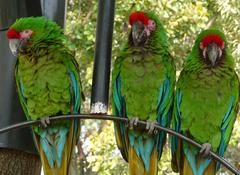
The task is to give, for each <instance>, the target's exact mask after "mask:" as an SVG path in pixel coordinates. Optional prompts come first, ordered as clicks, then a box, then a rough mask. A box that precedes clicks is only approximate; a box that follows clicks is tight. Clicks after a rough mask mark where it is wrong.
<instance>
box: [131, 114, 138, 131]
mask: <svg viewBox="0 0 240 175" xmlns="http://www.w3.org/2000/svg"><path fill="white" fill-rule="evenodd" d="M138 121H139V118H138V117H134V118H132V119H131V120H130V122H129V128H130V129H133V126H137V124H138Z"/></svg>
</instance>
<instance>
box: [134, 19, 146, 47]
mask: <svg viewBox="0 0 240 175" xmlns="http://www.w3.org/2000/svg"><path fill="white" fill-rule="evenodd" d="M132 39H133V44H134V45H135V46H139V45H142V44H144V43H145V42H146V40H147V35H146V32H145V26H144V24H143V23H142V22H141V21H136V22H135V23H133V25H132Z"/></svg>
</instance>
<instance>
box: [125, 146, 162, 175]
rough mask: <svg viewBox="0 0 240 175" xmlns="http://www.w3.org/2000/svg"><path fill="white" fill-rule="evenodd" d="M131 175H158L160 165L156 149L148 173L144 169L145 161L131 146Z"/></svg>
mask: <svg viewBox="0 0 240 175" xmlns="http://www.w3.org/2000/svg"><path fill="white" fill-rule="evenodd" d="M128 151H129V152H128V155H129V157H128V161H129V175H156V174H157V165H158V153H157V150H156V147H154V148H153V151H152V154H151V157H150V167H149V170H148V172H147V171H146V170H145V168H144V164H143V161H142V160H141V159H140V158H139V157H138V155H137V154H136V152H135V150H134V148H133V147H132V146H129V150H128Z"/></svg>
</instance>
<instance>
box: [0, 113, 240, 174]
mask: <svg viewBox="0 0 240 175" xmlns="http://www.w3.org/2000/svg"><path fill="white" fill-rule="evenodd" d="M74 118H79V119H95V120H112V121H123V122H129V120H128V119H127V118H122V117H116V116H113V115H103V114H99V115H98V114H79V115H61V116H54V117H50V120H51V121H55V120H65V119H74ZM40 123H41V121H40V120H35V121H26V122H21V123H17V124H14V125H11V126H7V127H5V128H2V129H0V134H2V133H5V132H8V131H11V130H14V129H18V128H24V127H28V126H32V125H37V124H40ZM138 124H140V125H143V126H146V122H144V121H139V122H138ZM155 127H156V129H158V130H161V131H164V132H166V133H168V134H170V135H174V136H177V137H178V138H180V139H182V140H184V141H186V142H188V143H190V144H192V145H194V146H196V147H198V148H200V149H201V148H202V145H201V144H199V143H197V142H195V141H194V140H192V139H190V138H188V137H186V136H184V135H182V134H179V133H177V132H175V131H173V130H171V129H169V128H165V127H162V126H159V125H155ZM210 156H211V157H212V158H213V159H215V160H216V161H218V162H220V163H221V164H223V165H224V166H225V167H226V168H227V169H229V170H230V171H231V172H232V173H234V174H236V175H240V171H239V170H238V169H237V168H235V167H233V166H232V165H231V164H230V163H229V162H227V161H226V160H225V159H224V158H222V157H220V156H218V155H217V154H215V153H214V152H212V151H211V152H210Z"/></svg>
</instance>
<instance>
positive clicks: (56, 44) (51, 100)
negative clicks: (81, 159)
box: [7, 17, 81, 175]
mask: <svg viewBox="0 0 240 175" xmlns="http://www.w3.org/2000/svg"><path fill="white" fill-rule="evenodd" d="M7 38H8V39H9V46H10V49H11V51H12V53H13V54H14V55H15V56H17V62H16V65H15V79H16V84H17V90H18V95H19V98H20V102H21V105H22V108H23V110H24V112H25V115H26V118H27V119H28V120H38V119H41V122H42V125H39V126H33V127H32V128H33V135H34V140H35V144H36V147H37V148H38V151H39V154H40V158H41V162H42V165H43V170H44V173H45V175H67V174H68V171H69V165H70V162H71V156H72V152H73V149H74V146H75V144H76V142H77V139H78V137H79V132H80V131H79V124H80V121H79V119H73V120H61V121H57V122H54V123H50V121H49V117H51V116H54V115H67V114H78V113H79V112H80V104H81V85H80V77H79V70H78V64H77V62H76V61H75V59H74V57H73V55H72V53H71V52H70V50H69V49H68V48H67V46H66V45H65V44H64V40H65V39H66V38H65V36H64V35H63V30H62V29H61V28H60V27H59V26H58V25H57V24H56V23H55V22H53V21H51V20H49V19H47V18H45V17H26V18H20V19H18V20H17V21H16V22H15V23H14V24H13V25H12V26H11V27H10V28H9V30H8V31H7Z"/></svg>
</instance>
